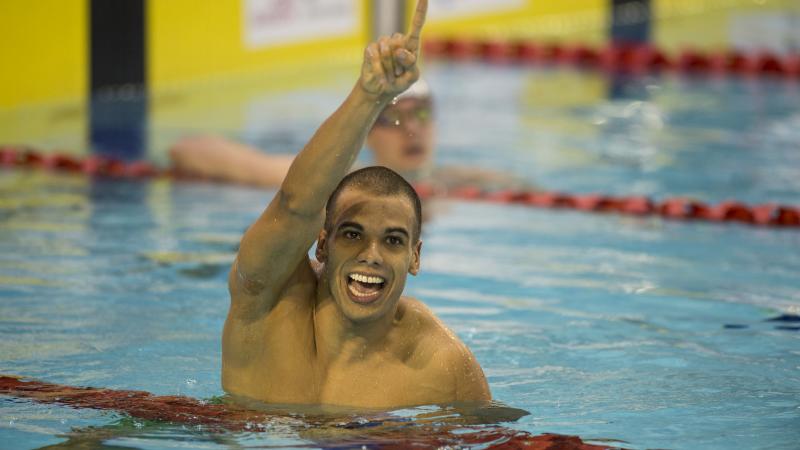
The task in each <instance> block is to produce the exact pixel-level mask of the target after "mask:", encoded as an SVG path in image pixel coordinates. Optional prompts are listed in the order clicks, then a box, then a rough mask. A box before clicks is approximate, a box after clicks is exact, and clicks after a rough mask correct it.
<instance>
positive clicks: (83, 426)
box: [0, 65, 800, 449]
mask: <svg viewBox="0 0 800 450" xmlns="http://www.w3.org/2000/svg"><path fill="white" fill-rule="evenodd" d="M427 69H428V70H427V73H428V78H429V81H430V83H431V85H432V86H433V88H434V89H435V91H436V92H437V93H438V95H437V100H438V103H437V108H438V119H439V123H440V132H439V138H440V139H439V140H440V142H441V145H440V147H439V153H438V155H437V159H438V161H439V162H440V163H441V164H443V165H445V164H448V165H452V164H461V165H480V166H482V167H485V168H491V169H496V170H505V171H509V172H512V173H514V174H515V175H517V176H519V177H523V178H526V179H528V180H530V181H533V182H536V183H537V184H539V185H541V186H544V187H547V188H548V189H554V190H564V191H568V192H604V193H612V194H632V193H636V194H643V195H648V196H652V197H654V198H663V197H667V196H675V195H692V196H694V197H696V198H698V199H701V200H706V201H718V200H722V199H727V198H736V199H740V200H744V201H748V202H765V201H779V202H784V203H791V204H798V203H800V161H798V158H800V153H799V152H798V150H800V148H799V147H800V144H798V143H799V142H800V106H798V105H800V101H798V100H800V98H798V97H800V93H798V90H799V89H798V87H800V86H798V85H796V84H795V85H792V84H786V83H783V82H778V81H741V80H739V81H735V80H734V81H732V80H727V81H725V80H716V81H715V80H703V79H694V80H692V79H685V78H676V79H671V78H654V79H636V80H632V81H629V82H623V81H619V86H618V88H617V89H616V90H617V92H618V95H614V96H611V97H610V96H609V91H611V90H612V89H611V88H610V87H609V86H610V83H609V81H608V80H606V79H604V78H600V77H598V76H596V75H592V74H587V73H580V72H571V71H560V70H537V71H530V70H523V69H520V68H516V67H502V68H489V67H483V66H473V65H430V66H429V67H428V68H427ZM347 88H349V85H347V84H344V83H343V84H342V85H341V86H339V85H337V86H334V87H330V88H326V89H319V90H311V91H306V92H291V93H287V94H286V95H281V96H276V95H271V96H266V97H264V98H261V99H258V100H257V104H255V105H254V106H253V108H252V111H253V114H254V116H253V117H254V122H258V123H263V124H264V125H261V126H252V127H250V128H247V129H236V130H227V129H221V130H218V131H220V132H223V133H226V134H229V135H233V136H238V137H241V138H243V139H245V140H249V141H251V142H254V143H257V144H259V145H263V146H265V147H269V148H276V146H278V145H280V148H281V149H285V148H298V147H299V146H300V145H302V143H303V141H304V140H305V139H307V137H308V135H309V134H310V133H311V132H313V129H314V127H315V126H316V124H317V123H319V122H320V121H321V120H322V118H323V117H324V115H325V114H327V113H328V112H329V111H331V110H332V108H333V107H334V106H335V104H336V102H337V101H338V100H339V99H340V98H341V96H342V95H343V94H344V92H346V90H347ZM486 111H490V112H491V113H490V114H487V113H486ZM208 114H213V112H211V111H209V112H208ZM255 119H258V120H255ZM170 126H171V127H176V126H177V125H175V124H172V125H170ZM155 127H156V129H157V130H156V131H157V132H163V133H173V132H176V131H179V130H176V129H175V128H170V129H166V128H165V129H161V130H159V129H158V127H159V124H155ZM177 127H178V128H179V126H177ZM186 128H187V129H188V128H190V126H189V124H188V123H187V125H186ZM0 192H1V193H2V195H0V198H2V202H0V230H2V232H0V373H12V374H19V375H25V376H29V377H33V378H38V379H41V380H46V381H51V382H57V383H64V384H70V385H89V386H99V387H109V388H117V389H140V390H146V391H150V392H153V393H156V394H165V395H166V394H183V395H189V396H193V397H198V398H210V397H214V396H218V395H221V394H222V391H221V388H220V383H219V365H220V348H219V343H220V332H221V327H222V323H223V320H224V317H225V313H226V309H227V301H228V298H227V292H226V287H225V277H226V272H227V267H228V265H229V264H230V262H231V261H232V259H233V257H234V252H235V248H236V245H237V243H238V239H239V237H240V235H241V233H242V231H243V230H244V228H245V227H246V226H247V225H248V224H249V223H250V222H251V221H252V220H253V219H254V218H255V217H256V216H257V215H258V214H259V213H260V211H261V208H263V206H264V205H265V204H266V203H267V202H268V201H269V199H270V198H271V196H272V194H273V192H272V191H266V190H257V189H249V188H243V187H236V186H223V185H213V184H203V183H190V182H170V181H167V180H161V181H154V182H128V181H113V180H90V179H88V178H83V177H80V176H71V175H58V174H50V173H45V172H26V171H21V170H5V169H3V170H2V171H0ZM433 209H434V211H435V214H434V217H433V218H432V220H430V221H429V222H428V223H426V224H425V229H424V234H423V239H424V242H425V245H424V250H423V255H422V270H421V274H420V276H418V277H416V278H413V279H411V281H410V284H409V286H408V293H409V294H410V295H413V296H417V297H418V298H421V299H423V300H424V301H426V302H427V303H428V304H429V305H430V306H431V307H432V308H433V309H434V311H435V312H436V313H437V314H438V315H439V316H440V317H441V318H442V319H443V320H444V321H445V322H446V323H447V324H448V325H449V326H450V327H452V328H453V329H454V330H455V331H456V332H457V333H458V335H459V336H460V337H461V338H462V339H463V340H464V341H465V342H466V343H467V344H468V345H469V346H470V347H471V348H472V350H473V352H474V353H475V355H476V356H477V358H478V360H479V361H480V362H481V364H482V366H483V367H484V370H485V372H486V375H487V377H488V380H489V383H490V386H491V388H492V392H493V394H494V397H495V398H496V399H497V400H499V401H501V402H503V403H505V404H508V405H511V406H514V407H517V408H523V409H525V410H527V411H529V412H530V415H528V416H526V417H523V418H522V419H520V420H519V421H517V422H515V423H510V424H506V425H505V426H508V427H510V428H513V429H519V430H525V431H528V432H531V433H533V434H539V433H545V432H551V433H563V434H571V435H578V436H581V437H582V438H583V439H584V440H587V441H605V440H611V441H613V442H615V444H614V445H619V446H621V447H624V448H637V449H645V448H674V449H679V448H686V449H693V448H707V449H717V448H718V449H725V448H754V449H758V448H763V449H794V448H797V442H798V441H799V440H800V330H798V329H797V327H798V324H797V323H796V322H780V321H770V320H769V319H772V318H776V317H778V316H780V315H781V314H784V313H790V314H798V313H800V290H799V289H798V288H800V281H798V280H800V278H798V273H800V253H798V249H800V233H799V232H798V231H797V230H788V229H787V230H777V229H762V228H753V227H748V226H741V225H736V224H726V225H719V224H707V223H684V222H670V221H663V220H661V219H659V218H632V217H622V216H616V215H591V214H583V213H579V212H570V211H548V210H537V209H532V208H526V207H517V206H503V205H493V204H483V203H469V202H459V201H452V202H449V201H442V202H437V203H436V204H435V205H434V206H433ZM420 411H422V410H416V411H412V412H410V413H409V412H408V411H405V412H402V413H398V414H400V415H403V414H411V415H413V414H415V413H418V412H420ZM425 411H429V409H426V410H425ZM120 420H122V418H121V417H120V416H118V415H116V414H113V413H108V412H100V411H94V410H85V409H83V410H77V409H71V408H66V407H61V406H53V405H41V404H36V403H33V402H30V401H26V400H16V399H12V398H8V397H2V398H0V448H13V449H25V448H38V447H41V446H45V445H52V444H56V443H59V442H63V441H65V440H66V437H64V436H63V435H64V434H66V433H69V432H70V431H71V430H73V429H79V430H83V433H84V434H86V433H88V432H87V431H86V430H90V429H89V428H87V427H94V428H93V429H94V430H98V429H100V430H104V431H103V432H107V435H106V436H105V437H104V438H103V439H102V440H104V441H105V443H106V445H118V446H125V447H130V448H148V449H150V448H154V449H156V448H187V447H189V448H228V447H243V448H252V447H258V448H262V447H281V446H299V447H316V446H319V445H318V444H315V441H314V440H313V439H309V438H308V436H307V435H306V434H304V428H303V421H302V417H300V418H297V417H291V418H287V419H286V420H278V421H275V422H274V423H269V424H267V425H268V428H269V430H270V431H269V432H267V433H251V432H246V433H223V434H214V433H209V432H205V431H203V430H196V429H186V428H183V427H181V426H178V425H163V424H162V425H155V424H147V423H140V422H136V421H125V420H122V422H120Z"/></svg>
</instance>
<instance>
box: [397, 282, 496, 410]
mask: <svg viewBox="0 0 800 450" xmlns="http://www.w3.org/2000/svg"><path fill="white" fill-rule="evenodd" d="M401 302H402V303H401V307H403V308H404V311H403V318H402V321H403V322H405V324H404V328H405V329H406V330H405V331H406V332H407V333H412V336H414V337H415V339H410V340H409V341H414V342H415V348H414V349H413V352H411V354H410V357H409V358H408V361H407V364H409V366H411V367H414V368H417V369H421V370H424V371H425V372H428V373H430V374H432V375H435V376H439V377H452V382H453V385H454V387H455V399H454V400H457V401H465V402H473V401H479V402H482V401H488V400H491V394H490V392H489V385H488V383H487V382H486V377H485V376H484V374H483V369H481V366H480V364H479V363H478V360H477V359H476V358H475V356H474V355H473V354H472V351H470V349H469V348H468V347H467V346H466V344H464V343H463V342H462V341H461V339H459V338H458V336H457V335H456V334H455V333H454V332H453V331H452V330H450V329H449V328H448V327H447V326H446V325H445V324H444V323H443V322H442V321H441V320H440V319H439V318H438V317H436V315H435V314H434V313H433V311H431V309H430V308H428V307H427V306H426V305H425V304H424V303H422V302H421V301H419V300H417V299H415V298H411V297H403V299H402V301H401Z"/></svg>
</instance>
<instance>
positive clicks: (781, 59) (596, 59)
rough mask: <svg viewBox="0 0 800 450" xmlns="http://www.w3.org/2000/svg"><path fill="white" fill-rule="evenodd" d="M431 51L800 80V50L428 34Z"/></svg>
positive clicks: (491, 59) (459, 56) (454, 56)
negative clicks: (672, 48) (668, 48)
mask: <svg viewBox="0 0 800 450" xmlns="http://www.w3.org/2000/svg"><path fill="white" fill-rule="evenodd" d="M425 56H426V57H431V58H443V59H449V60H460V61H463V60H480V61H483V62H487V63H522V64H525V63H531V64H536V63H544V64H563V65H569V66H577V67H585V68H596V69H600V70H606V71H612V72H627V73H631V74H643V73H650V72H665V71H672V72H679V73H708V74H738V75H747V76H754V77H759V76H764V75H769V76H779V77H786V78H788V79H793V80H800V53H797V54H789V55H780V54H775V53H770V52H760V53H752V54H751V53H741V52H737V51H720V52H702V51H698V50H693V49H686V50H683V51H681V52H679V53H677V54H675V55H673V54H670V53H667V52H664V51H662V50H659V49H657V48H655V47H653V46H650V45H611V46H607V47H602V48H595V47H590V46H584V45H559V44H549V45H545V44H537V43H533V42H527V41H501V40H469V39H427V40H426V41H425Z"/></svg>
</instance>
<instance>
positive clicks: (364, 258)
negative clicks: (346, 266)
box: [358, 241, 383, 266]
mask: <svg viewBox="0 0 800 450" xmlns="http://www.w3.org/2000/svg"><path fill="white" fill-rule="evenodd" d="M358 262H360V263H362V264H367V265H370V266H372V265H376V266H379V265H381V264H383V257H382V256H381V252H380V249H379V248H378V241H369V242H367V243H366V244H365V245H364V248H362V249H361V253H359V254H358Z"/></svg>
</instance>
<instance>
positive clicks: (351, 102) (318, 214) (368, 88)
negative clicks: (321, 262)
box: [229, 0, 427, 319]
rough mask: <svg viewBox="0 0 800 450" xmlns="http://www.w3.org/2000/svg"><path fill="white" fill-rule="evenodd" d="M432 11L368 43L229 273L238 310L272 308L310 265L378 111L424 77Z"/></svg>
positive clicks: (256, 312)
mask: <svg viewBox="0 0 800 450" xmlns="http://www.w3.org/2000/svg"><path fill="white" fill-rule="evenodd" d="M426 11H427V0H421V1H420V2H419V3H418V5H417V13H416V14H415V17H414V20H413V24H412V28H411V32H410V33H409V34H408V35H402V34H399V33H398V34H395V35H394V36H392V37H391V38H388V37H384V38H381V39H380V40H379V41H378V42H373V43H371V44H370V45H369V46H367V48H366V50H365V53H364V62H363V65H362V68H361V76H360V77H359V80H358V82H357V83H356V86H355V87H354V88H353V90H352V91H351V92H350V94H349V95H348V97H347V99H345V101H344V103H342V105H341V106H340V107H339V109H338V110H337V111H336V112H334V113H333V114H332V115H331V116H330V117H329V118H328V119H327V120H326V121H325V122H324V123H323V124H322V126H320V128H319V129H318V130H317V132H316V133H315V134H314V136H313V137H312V138H311V140H310V141H309V142H308V144H307V145H306V146H305V148H303V150H302V151H301V152H300V153H299V154H298V156H297V157H296V158H295V160H294V162H293V163H292V165H291V167H290V168H289V171H288V174H287V175H286V178H285V179H284V180H283V183H282V184H281V187H280V190H279V191H278V193H277V194H276V195H275V197H274V198H273V200H272V201H271V202H270V204H269V206H268V207H267V209H266V210H265V211H264V212H263V213H262V215H261V216H260V217H259V218H258V220H257V221H256V222H255V223H254V224H253V225H252V226H251V227H250V228H249V229H248V231H247V232H246V233H245V235H244V237H243V239H242V242H241V246H240V248H239V254H238V256H237V258H236V262H234V267H233V268H232V273H231V277H230V278H229V287H230V291H231V298H232V301H231V314H232V315H238V314H242V315H244V316H246V317H247V318H249V319H256V318H258V317H260V316H262V315H264V314H265V313H267V312H269V310H270V309H271V308H272V306H274V302H275V301H277V299H278V298H279V297H280V295H281V293H282V292H283V291H284V289H285V288H286V287H287V286H286V285H287V283H288V282H289V280H290V278H291V277H292V275H293V274H294V273H295V271H296V270H299V268H300V267H302V265H306V266H307V265H308V260H307V252H308V249H309V248H310V247H311V244H312V243H313V242H314V239H315V238H316V236H317V233H318V232H319V230H320V229H321V226H322V222H323V213H324V208H325V202H326V200H327V198H328V196H329V195H330V193H331V192H332V191H333V189H334V188H335V187H336V185H337V184H338V183H339V181H340V180H341V179H342V178H343V177H344V175H345V174H346V173H347V171H348V170H349V168H350V166H351V165H352V164H353V162H354V161H355V159H356V156H357V155H358V152H359V150H360V149H361V147H362V145H363V143H364V139H365V137H366V135H367V133H368V131H369V129H370V127H371V126H372V124H373V123H374V121H375V119H376V118H377V116H378V114H379V113H380V112H381V111H382V110H383V108H384V107H385V106H386V105H387V104H388V103H389V102H390V101H391V100H392V99H393V98H394V97H395V96H396V95H398V94H400V93H401V92H403V91H404V90H406V89H407V88H408V87H409V86H411V84H413V83H414V82H415V81H416V80H417V79H418V78H419V69H418V67H417V64H416V63H417V53H418V49H419V37H420V34H421V30H422V25H423V24H424V21H425V14H426ZM229 318H230V315H229Z"/></svg>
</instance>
